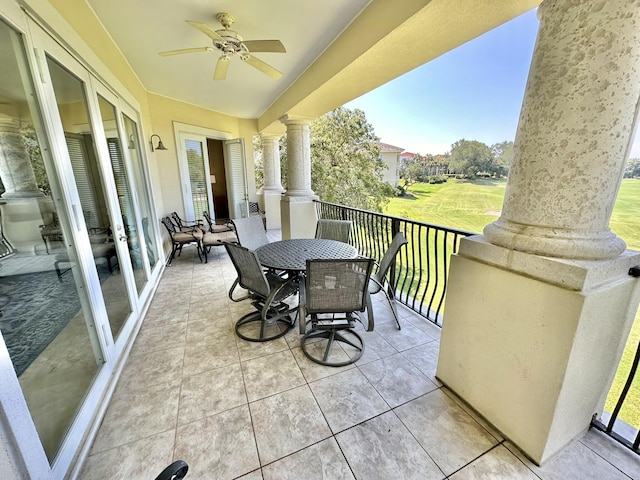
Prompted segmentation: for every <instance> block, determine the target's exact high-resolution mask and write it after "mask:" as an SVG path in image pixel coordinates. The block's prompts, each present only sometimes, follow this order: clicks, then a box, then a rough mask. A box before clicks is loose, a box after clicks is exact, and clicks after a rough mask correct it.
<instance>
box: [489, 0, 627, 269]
mask: <svg viewBox="0 0 640 480" xmlns="http://www.w3.org/2000/svg"><path fill="white" fill-rule="evenodd" d="M639 9H640V6H639V2H638V1H636V0H632V1H606V2H605V1H598V2H596V1H591V0H545V1H544V2H543V3H542V5H541V6H540V8H539V10H538V16H539V18H540V30H539V34H538V39H537V43H536V47H535V52H534V55H533V60H532V64H531V70H530V73H529V80H528V83H527V88H526V91H525V96H524V102H523V106H522V111H521V114H520V121H519V124H518V130H517V133H516V139H515V147H514V160H513V165H512V166H511V171H510V173H509V180H508V182H507V189H506V193H505V199H504V205H503V210H502V215H501V217H500V218H499V219H498V220H497V221H496V222H494V223H493V224H490V225H488V226H487V227H486V228H485V230H484V235H485V237H486V238H487V240H488V241H490V242H491V243H493V244H495V245H500V246H503V247H506V248H509V249H512V250H519V251H524V252H530V253H534V254H538V255H545V256H553V257H561V258H575V259H603V258H612V257H615V256H617V255H619V254H620V253H622V252H623V251H624V249H625V244H624V242H623V241H622V240H621V239H620V238H618V237H617V236H616V235H615V234H614V233H612V232H611V231H610V229H609V220H610V218H611V212H612V210H613V206H614V203H615V200H616V196H617V193H618V189H619V186H620V180H621V178H622V175H623V171H624V163H625V161H626V158H627V156H628V153H629V149H630V145H631V142H632V140H633V128H632V126H633V122H634V118H635V116H636V114H637V108H638V104H639V100H640V14H639V11H638V10H639Z"/></svg>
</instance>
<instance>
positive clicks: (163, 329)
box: [131, 323, 187, 355]
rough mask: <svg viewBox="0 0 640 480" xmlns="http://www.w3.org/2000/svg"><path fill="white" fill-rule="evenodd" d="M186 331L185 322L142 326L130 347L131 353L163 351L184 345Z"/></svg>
mask: <svg viewBox="0 0 640 480" xmlns="http://www.w3.org/2000/svg"><path fill="white" fill-rule="evenodd" d="M186 331H187V324H186V323H178V324H168V325H161V326H157V327H146V328H143V329H141V330H140V333H139V334H138V337H137V338H136V341H135V343H134V345H133V348H132V349H131V355H141V354H143V353H150V352H156V351H163V350H167V349H169V348H172V347H175V346H176V345H184V344H185V338H186Z"/></svg>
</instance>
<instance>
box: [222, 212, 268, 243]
mask: <svg viewBox="0 0 640 480" xmlns="http://www.w3.org/2000/svg"><path fill="white" fill-rule="evenodd" d="M231 221H232V222H233V225H234V226H235V229H236V236H237V237H238V241H239V242H240V245H242V246H243V247H246V248H248V249H249V250H255V249H256V248H258V247H261V246H262V245H266V244H267V243H269V239H268V238H267V232H266V231H265V230H264V224H263V223H262V219H261V218H260V217H256V216H249V217H247V218H234V219H233V220H231Z"/></svg>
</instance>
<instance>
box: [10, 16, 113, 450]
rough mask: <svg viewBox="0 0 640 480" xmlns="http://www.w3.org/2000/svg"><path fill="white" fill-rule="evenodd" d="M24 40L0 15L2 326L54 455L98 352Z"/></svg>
mask: <svg viewBox="0 0 640 480" xmlns="http://www.w3.org/2000/svg"><path fill="white" fill-rule="evenodd" d="M22 45H23V44H22V38H21V36H20V35H19V34H18V33H16V32H15V31H14V30H12V28H10V27H9V26H8V25H7V24H5V23H4V22H2V21H1V20H0V58H2V75H0V180H1V181H2V182H1V188H0V192H1V193H0V215H1V217H2V218H1V220H0V225H1V231H0V245H1V248H0V331H1V332H2V337H3V339H4V342H5V344H6V346H7V349H8V351H9V356H10V358H11V362H12V363H13V367H14V369H15V371H16V374H17V376H18V380H19V381H20V385H21V388H22V391H23V394H24V397H25V399H26V402H27V405H28V407H29V411H30V413H31V417H32V419H33V422H34V424H35V426H36V430H37V432H38V435H39V436H40V440H41V442H42V445H43V446H44V449H45V452H46V454H47V456H48V458H49V461H50V462H53V459H54V457H55V456H56V453H57V452H58V451H59V449H60V447H61V445H62V441H63V439H64V437H65V434H66V432H67V431H68V429H69V428H70V427H71V425H72V422H73V420H74V418H75V417H76V414H77V412H78V410H79V409H80V407H81V405H82V402H83V400H84V398H85V396H86V394H87V392H88V391H89V390H90V387H91V385H92V384H93V382H94V381H95V379H96V377H97V376H98V374H99V372H100V371H101V367H102V365H103V364H104V362H105V355H104V352H103V350H102V349H101V346H100V342H99V340H98V333H97V331H96V322H95V319H94V318H93V316H92V313H91V309H90V308H89V303H90V302H89V298H88V288H87V285H86V283H85V280H84V279H83V277H82V275H80V274H79V272H78V271H77V269H76V268H74V266H75V265H77V263H78V261H77V259H78V255H77V249H76V245H75V244H74V238H73V236H72V235H71V232H72V231H73V229H72V227H71V220H70V218H69V215H68V214H67V210H66V209H65V207H64V205H65V204H64V201H63V192H62V187H61V185H62V182H61V181H60V180H59V179H58V176H57V169H56V167H55V165H54V162H53V159H52V158H51V157H50V152H51V149H50V148H49V146H48V142H47V140H46V138H45V136H44V134H43V131H42V126H41V125H42V122H41V114H40V110H39V108H38V106H37V105H36V103H35V98H36V94H35V91H34V89H33V85H32V84H31V82H30V80H29V79H30V78H32V77H31V74H30V72H29V67H28V64H27V61H26V56H25V51H24V48H23V46H22ZM69 93H70V92H69ZM74 100H82V91H80V92H79V97H72V96H71V95H69V96H66V95H65V103H66V105H65V107H69V110H67V111H71V110H73V109H74V107H75V105H74V103H73V102H74ZM67 101H68V103H67ZM76 119H77V118H76ZM0 388H3V387H2V386H0Z"/></svg>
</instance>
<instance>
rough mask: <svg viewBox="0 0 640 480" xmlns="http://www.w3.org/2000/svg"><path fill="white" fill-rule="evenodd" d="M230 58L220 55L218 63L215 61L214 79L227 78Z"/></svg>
mask: <svg viewBox="0 0 640 480" xmlns="http://www.w3.org/2000/svg"><path fill="white" fill-rule="evenodd" d="M230 63H231V61H230V59H225V58H224V57H220V58H219V59H218V63H216V71H215V72H213V79H214V80H224V79H225V78H227V70H229V64H230Z"/></svg>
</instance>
